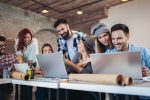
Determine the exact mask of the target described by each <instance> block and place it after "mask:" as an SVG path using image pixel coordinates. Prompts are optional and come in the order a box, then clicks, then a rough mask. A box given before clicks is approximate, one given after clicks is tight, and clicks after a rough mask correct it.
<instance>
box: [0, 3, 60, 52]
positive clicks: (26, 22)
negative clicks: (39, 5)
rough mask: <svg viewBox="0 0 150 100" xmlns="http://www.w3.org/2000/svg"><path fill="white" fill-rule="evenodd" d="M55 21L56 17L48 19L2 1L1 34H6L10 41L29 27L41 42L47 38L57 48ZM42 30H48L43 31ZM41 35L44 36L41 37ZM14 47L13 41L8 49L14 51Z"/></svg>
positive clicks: (0, 9) (0, 14) (0, 4)
mask: <svg viewBox="0 0 150 100" xmlns="http://www.w3.org/2000/svg"><path fill="white" fill-rule="evenodd" d="M53 23H54V19H48V18H46V17H45V16H42V15H39V14H36V13H33V12H30V11H25V10H23V9H20V8H17V7H14V6H11V5H7V4H4V3H1V2H0V35H3V36H5V37H6V38H7V40H8V41H14V39H15V37H16V36H17V34H18V32H19V31H20V30H21V29H23V28H29V29H30V30H31V31H32V33H33V36H37V37H38V39H39V40H38V41H40V43H41V44H42V43H44V42H45V38H46V39H47V40H48V41H46V42H49V43H51V44H52V46H53V47H54V50H56V48H57V46H56V37H57V36H56V34H55V31H54V29H53ZM41 30H47V31H44V32H41ZM39 32H40V33H39ZM36 33H38V35H36ZM40 36H41V37H42V38H39V37H40ZM48 37H49V38H48ZM40 47H41V45H40V46H39V48H40ZM13 49H14V46H13V43H9V49H8V51H10V52H13Z"/></svg>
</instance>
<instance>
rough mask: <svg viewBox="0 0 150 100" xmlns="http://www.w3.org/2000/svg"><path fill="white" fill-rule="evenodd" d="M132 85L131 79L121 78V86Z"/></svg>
mask: <svg viewBox="0 0 150 100" xmlns="http://www.w3.org/2000/svg"><path fill="white" fill-rule="evenodd" d="M132 84H133V79H132V77H127V76H125V77H123V84H122V85H124V86H126V85H132Z"/></svg>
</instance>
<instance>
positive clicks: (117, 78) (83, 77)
mask: <svg viewBox="0 0 150 100" xmlns="http://www.w3.org/2000/svg"><path fill="white" fill-rule="evenodd" d="M69 80H74V81H86V82H93V83H100V84H112V85H122V82H123V76H122V75H120V74H70V75H69Z"/></svg>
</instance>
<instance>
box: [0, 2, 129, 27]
mask: <svg viewBox="0 0 150 100" xmlns="http://www.w3.org/2000/svg"><path fill="white" fill-rule="evenodd" d="M129 1H131V0H129ZM1 2H4V3H7V4H10V5H14V6H16V7H19V8H22V9H25V10H30V11H32V12H35V13H38V14H42V13H41V11H42V10H43V9H44V8H47V9H48V10H49V12H48V13H46V14H42V15H44V16H46V17H48V18H54V19H58V18H66V19H67V20H68V22H69V24H70V25H71V27H72V28H75V29H77V28H80V27H81V25H82V26H83V27H84V26H89V25H91V24H93V23H95V22H97V21H99V20H100V19H103V18H106V17H107V16H108V14H107V10H108V9H109V8H110V7H112V6H115V5H118V4H122V3H124V2H122V1H121V0H1ZM79 9H80V10H82V11H83V14H82V15H77V14H76V12H77V11H78V10H79Z"/></svg>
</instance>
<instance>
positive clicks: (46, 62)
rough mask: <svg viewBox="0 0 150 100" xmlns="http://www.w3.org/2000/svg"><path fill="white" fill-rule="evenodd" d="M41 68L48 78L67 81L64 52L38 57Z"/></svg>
mask: <svg viewBox="0 0 150 100" xmlns="http://www.w3.org/2000/svg"><path fill="white" fill-rule="evenodd" d="M36 57H37V61H38V63H39V66H40V68H41V69H42V71H43V74H44V77H46V78H60V79H67V78H68V75H67V71H66V68H65V64H64V60H63V54H62V52H56V53H50V54H39V55H36Z"/></svg>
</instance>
